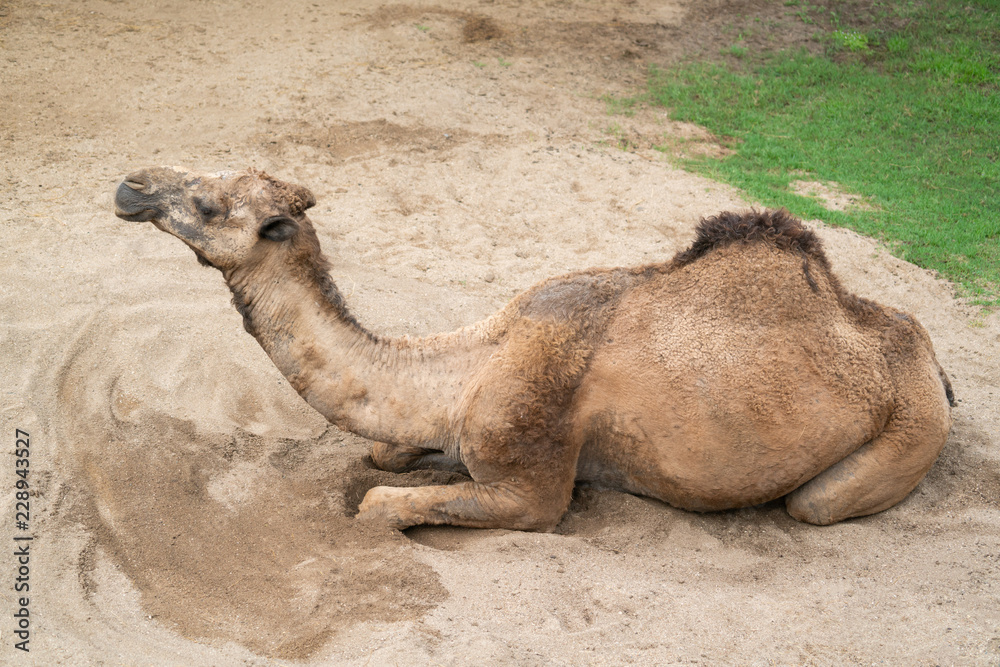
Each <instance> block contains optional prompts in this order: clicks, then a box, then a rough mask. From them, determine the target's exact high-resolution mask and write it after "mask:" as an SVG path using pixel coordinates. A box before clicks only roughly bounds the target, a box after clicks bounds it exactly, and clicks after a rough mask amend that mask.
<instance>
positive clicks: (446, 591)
mask: <svg viewBox="0 0 1000 667" xmlns="http://www.w3.org/2000/svg"><path fill="white" fill-rule="evenodd" d="M260 4H263V3H250V2H240V1H236V0H227V1H224V2H217V3H202V2H194V1H192V0H173V1H169V2H128V3H125V2H121V0H79V1H77V2H56V3H43V2H31V1H28V0H25V1H19V0H13V1H6V2H4V1H0V152H2V154H3V160H2V162H0V170H2V171H0V188H2V190H0V192H2V197H0V229H2V233H3V244H2V249H0V256H2V260H0V272H2V280H0V285H2V287H0V312H2V313H3V319H2V327H0V341H2V348H0V368H2V371H3V375H2V377H3V387H2V391H3V401H2V413H0V414H2V418H0V422H2V424H0V426H2V430H0V438H2V439H3V451H4V452H6V453H7V456H5V457H3V461H4V463H3V467H2V472H0V480H3V481H2V485H3V488H4V489H6V490H5V491H4V493H3V503H2V507H0V511H2V514H0V517H2V521H0V525H2V530H0V540H2V544H4V545H7V546H4V547H3V548H2V549H0V590H2V591H3V593H2V600H0V662H2V663H3V664H26V665H27V664H35V665H100V664H106V665H118V664H128V665H145V664H151V665H178V664H183V665H271V664H277V665H285V664H355V663H356V664H370V665H381V664H473V663H474V664H485V663H490V664H509V663H517V664H527V665H532V664H609V663H639V664H673V663H676V664H687V663H692V664H693V663H700V664H745V665H756V664H869V663H878V664H907V665H911V664H912V665H916V664H927V665H933V664H942V665H945V664H958V665H966V664H980V665H987V664H993V665H995V664H997V662H998V661H1000V576H998V575H1000V451H998V444H1000V435H998V434H1000V415H998V410H997V407H996V403H997V399H998V394H1000V390H998V389H997V387H998V385H1000V320H998V317H997V316H996V315H993V316H988V317H987V316H983V315H982V314H981V313H979V312H977V311H976V310H975V309H973V308H970V307H967V306H964V305H963V304H962V303H960V302H959V301H957V300H956V299H955V298H954V297H953V290H952V289H951V288H950V287H949V285H947V284H945V283H944V282H942V281H940V280H938V279H936V278H935V277H934V276H933V275H931V274H929V273H927V272H925V271H923V270H921V269H919V268H916V267H914V266H912V265H910V264H907V263H905V262H902V261H899V260H897V259H895V258H893V257H892V256H891V255H890V254H888V253H887V252H886V251H885V250H884V249H883V248H881V247H880V246H879V245H877V244H876V243H874V242H872V241H870V240H867V239H864V238H861V237H858V236H857V235H855V234H853V233H850V232H847V231H844V230H840V229H834V228H828V227H825V226H823V225H822V224H821V223H819V222H814V223H812V224H814V225H816V226H817V227H818V228H819V231H820V235H821V236H822V238H823V240H824V242H825V243H826V247H827V249H828V253H829V255H830V257H831V259H832V261H833V264H834V267H835V269H836V270H837V271H838V272H839V274H840V276H841V277H842V279H843V281H844V282H845V283H846V284H847V285H848V286H849V287H850V288H851V289H853V290H855V291H856V292H858V293H860V294H861V295H863V296H866V297H870V298H874V299H877V300H879V301H882V302H884V303H887V304H891V305H893V306H896V307H900V308H903V309H906V310H908V311H910V312H912V313H914V314H915V315H916V316H917V317H918V318H919V319H920V320H921V321H922V322H923V323H924V325H925V326H926V327H927V328H928V329H929V331H930V333H931V336H932V338H933V340H934V343H935V345H936V349H937V352H938V357H939V359H940V360H941V362H942V364H943V365H944V366H945V368H946V369H947V370H948V371H949V373H950V374H951V378H952V381H953V383H954V386H955V391H956V394H957V396H958V397H959V399H960V400H961V403H960V404H959V407H958V408H957V409H956V410H955V411H954V416H955V425H954V429H953V432H952V436H951V438H950V439H949V441H948V444H947V446H946V448H945V450H944V452H943V454H942V457H941V459H940V461H939V462H938V463H937V464H936V465H935V466H934V468H933V469H932V470H931V472H930V474H929V475H928V476H927V478H926V479H925V481H924V482H922V483H921V484H920V486H919V487H918V488H917V490H916V491H915V492H914V493H912V494H911V495H910V497H909V498H907V499H906V500H905V501H904V502H903V503H901V504H900V505H899V506H897V507H895V508H892V509H890V510H888V511H886V512H883V513H881V514H878V515H876V516H872V517H868V518H863V519H858V520H852V521H848V522H845V523H842V524H839V525H835V526H832V527H828V528H817V527H813V526H808V525H803V524H799V523H796V522H795V521H793V520H792V519H790V518H789V517H788V516H787V515H786V514H785V512H784V509H783V507H782V505H781V503H780V502H776V503H770V504H767V505H764V506H762V507H755V508H749V509H744V510H740V511H732V512H723V513H717V514H704V515H700V514H693V513H688V512H683V511H679V510H675V509H673V508H671V507H668V506H666V505H664V504H662V503H659V502H655V501H651V500H648V499H643V498H637V497H633V496H629V495H626V494H622V493H615V492H609V491H596V490H580V491H579V492H578V494H577V496H576V499H575V500H574V503H573V506H572V507H571V509H570V512H569V513H568V514H567V516H566V518H565V520H564V521H563V522H562V523H561V524H560V526H559V528H558V530H557V531H556V532H555V533H553V534H530V533H519V532H509V531H503V530H467V529H457V528H415V529H411V530H409V531H406V533H405V534H403V533H399V532H396V531H390V530H374V529H367V530H366V529H362V528H361V527H359V526H357V525H355V523H354V522H353V520H352V519H351V518H350V516H351V513H352V511H353V510H354V508H355V507H356V504H357V502H358V500H359V498H360V497H361V495H362V494H363V493H364V491H365V490H366V489H367V488H369V487H370V486H372V485H373V484H376V483H394V484H421V483H428V482H431V481H435V482H440V481H446V480H447V475H442V474H437V475H431V474H421V475H416V474H415V475H409V476H395V475H389V474H387V473H381V472H379V471H374V470H371V469H370V468H368V467H366V465H365V464H364V462H363V458H364V456H365V454H366V452H367V446H368V444H367V443H366V442H365V441H363V440H362V439H360V438H358V437H355V436H353V435H350V434H346V433H342V432H340V431H338V430H337V429H335V428H328V426H327V424H326V423H325V422H324V421H323V420H322V419H321V418H320V417H319V416H318V415H317V414H316V413H314V412H313V411H312V410H311V409H310V408H308V407H307V406H306V405H305V404H304V402H303V401H302V400H301V399H299V397H298V396H297V395H296V394H295V393H294V392H293V391H292V389H291V388H290V387H289V386H288V385H287V383H286V382H285V381H284V379H283V378H282V377H281V376H280V375H279V373H278V372H277V370H275V368H274V367H273V366H272V365H271V363H270V361H269V360H268V359H267V358H266V356H265V355H264V353H263V352H262V351H261V350H260V349H259V348H258V346H257V344H256V343H255V342H254V341H253V339H251V338H250V337H249V336H247V335H246V334H245V333H244V332H243V329H242V326H241V322H240V319H239V316H238V315H237V313H236V312H235V310H234V309H233V308H232V307H231V305H230V303H229V294H228V291H227V290H226V288H225V286H224V285H223V283H222V280H221V278H220V276H219V275H218V273H217V272H215V271H212V270H209V269H204V268H202V267H200V266H199V265H198V264H197V262H196V261H195V258H194V256H193V255H192V254H191V253H190V251H188V250H187V249H186V248H184V247H183V246H182V244H181V243H180V242H178V241H176V240H175V239H171V238H170V237H168V236H167V235H165V234H162V233H159V232H157V231H155V230H154V229H153V227H152V226H151V225H145V224H127V223H123V222H122V221H120V220H118V219H117V218H115V217H114V216H113V215H112V192H113V189H114V187H115V185H116V184H117V182H118V181H119V180H120V179H121V177H122V176H123V175H124V174H126V173H127V172H129V171H130V170H132V169H135V168H138V167H142V166H149V165H154V164H179V165H184V166H188V167H192V168H198V169H222V168H243V167H246V166H256V167H260V168H264V169H266V170H268V171H269V172H271V173H273V174H275V175H276V176H279V177H280V178H283V179H286V180H291V181H295V182H299V183H302V184H304V185H307V186H308V187H310V188H311V189H312V190H313V191H314V192H315V193H316V194H317V196H318V198H319V201H320V203H319V205H318V206H317V207H316V208H315V209H314V210H313V211H312V216H311V217H312V219H313V220H314V222H315V224H316V226H317V228H318V230H319V234H320V238H321V241H322V243H323V245H324V248H325V250H326V252H327V254H328V255H329V257H330V258H331V260H332V261H333V264H334V266H335V269H334V274H335V275H334V277H335V279H336V280H337V282H338V284H339V285H340V286H341V289H342V291H343V292H344V294H345V295H346V296H347V297H348V300H349V303H350V304H351V307H352V309H353V311H354V313H355V314H356V315H357V316H358V318H359V319H360V320H361V321H362V322H363V323H364V324H366V325H367V326H369V327H370V328H372V329H374V330H376V331H378V332H380V333H382V334H403V333H409V334H425V333H431V332H436V331H443V330H448V329H452V328H455V327H457V326H460V325H463V324H468V323H471V322H473V321H475V320H477V319H480V318H482V317H484V316H485V315H487V314H488V313H490V312H492V311H493V310H495V309H496V308H498V307H500V306H501V305H502V304H503V303H505V302H506V300H507V299H509V298H510V297H511V296H512V295H513V294H515V293H517V292H518V291H520V290H522V289H524V288H526V287H528V286H529V285H531V284H532V283H534V282H536V281H538V280H540V279H542V278H544V277H547V276H551V275H554V274H558V273H562V272H566V271H570V270H574V269H580V268H585V267H588V266H593V265H617V264H636V263H641V262H646V261H651V260H655V259H663V258H668V257H670V256H671V255H672V254H673V253H674V252H676V251H677V250H679V249H681V248H683V247H684V246H685V244H686V243H688V242H689V240H690V239H691V236H692V229H693V225H694V224H695V223H696V221H697V220H698V218H699V217H700V216H702V215H708V214H713V213H716V212H718V211H720V210H722V209H731V208H739V207H744V206H746V205H748V204H751V203H752V202H746V201H743V200H741V199H740V197H739V195H738V193H736V192H734V191H733V190H731V189H729V188H727V187H724V186H721V185H719V184H716V183H713V182H710V181H706V180H704V179H701V178H698V177H695V176H692V175H690V174H687V173H684V172H681V171H678V170H676V169H674V168H672V167H671V166H670V165H669V163H668V162H667V161H666V160H665V159H664V157H663V155H662V154H660V153H657V152H654V151H651V150H649V146H650V145H651V144H652V143H655V142H661V141H662V142H663V143H670V142H674V144H675V145H683V147H684V149H685V150H703V151H713V150H721V148H720V147H718V146H715V145H714V144H713V143H712V141H711V137H710V136H709V135H707V133H704V132H701V131H699V130H698V129H697V128H692V127H690V126H685V125H682V124H679V123H674V122H672V121H670V120H669V119H668V118H667V116H666V114H665V113H664V112H662V111H643V112H640V113H639V114H637V115H636V116H635V117H631V118H627V117H614V118H611V117H609V116H607V114H606V110H605V104H604V102H603V101H602V100H601V99H600V96H601V95H603V94H605V93H614V92H627V91H631V90H634V89H635V87H638V86H641V84H642V81H643V78H644V72H645V68H646V66H647V64H648V63H651V62H669V61H671V60H675V59H677V58H678V57H681V56H683V55H685V54H691V53H697V52H700V51H705V52H707V53H715V52H717V50H718V48H719V45H720V44H723V45H725V44H728V43H729V41H732V40H733V39H735V34H736V31H741V30H742V28H741V26H749V27H748V28H747V33H746V34H748V35H749V37H748V39H757V40H764V41H766V40H768V39H770V40H772V41H774V40H778V41H780V42H781V43H787V44H806V45H808V37H809V34H810V33H811V30H812V29H811V28H810V27H808V26H804V24H801V22H796V21H795V20H789V19H788V17H785V16H784V15H785V13H786V12H787V11H788V8H786V7H784V5H783V3H781V2H763V1H756V2H754V1H747V2H738V1H737V2H728V3H726V2H718V1H714V2H704V3H697V4H693V5H692V4H689V3H685V2H683V1H677V0H667V1H666V2H653V1H652V0H632V1H631V2H628V1H626V2H612V1H611V0H589V1H587V0H566V1H552V2H526V1H525V2H516V1H515V2H508V3H503V4H502V5H501V4H500V3H494V2H492V1H491V0H483V1H481V2H475V1H469V0H461V1H459V2H455V3H452V4H450V5H449V6H448V8H443V7H442V6H437V5H421V4H413V3H406V4H397V5H386V6H381V5H376V4H374V3H365V2H358V1H355V2H336V3H331V2H319V1H318V0H317V1H316V2H309V1H305V2H301V1H299V0H286V1H284V2H273V3H266V4H267V5H268V6H267V7H261V6H260ZM755 17H756V18H760V19H761V21H760V22H756V23H755V22H754V18H755ZM783 17H784V18H783ZM782 21H784V23H782ZM754 26H757V28H756V32H752V31H751V30H750V28H753V27H754ZM761 26H764V27H761ZM767 26H770V28H768V27H767ZM775 26H777V27H775ZM727 40H729V41H727ZM613 124H615V127H611V126H612V125H613ZM609 128H610V130H611V131H609ZM623 138H624V139H625V140H623ZM620 146H625V147H626V148H627V149H628V150H622V148H620ZM16 428H20V429H25V430H27V431H28V432H30V435H31V449H32V455H31V459H30V461H31V473H30V477H29V479H30V482H31V485H32V488H33V489H34V495H33V496H32V497H31V498H30V506H31V521H30V530H29V531H17V530H16V529H15V528H14V522H13V519H14V511H15V508H14V498H13V494H12V492H11V491H12V489H13V486H14V482H15V480H16V477H15V473H14V470H15V467H14V466H15V463H14V459H15V457H14V456H13V455H12V453H13V447H14V434H15V429H16ZM28 533H30V534H32V535H34V536H35V540H34V542H32V543H31V563H30V585H31V591H30V613H31V616H30V618H31V633H32V634H31V640H30V642H31V643H30V649H31V651H30V653H27V654H25V653H23V652H21V651H17V650H15V649H14V647H13V644H14V639H13V637H12V634H11V631H12V630H13V629H14V619H13V617H12V614H13V613H14V611H15V609H16V605H15V602H16V598H17V597H18V595H15V594H14V592H13V591H12V586H13V584H14V577H15V562H14V556H13V548H14V547H13V546H12V545H14V542H13V541H12V537H13V535H15V534H16V535H21V536H23V535H25V534H28Z"/></svg>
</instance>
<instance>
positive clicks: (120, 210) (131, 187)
mask: <svg viewBox="0 0 1000 667" xmlns="http://www.w3.org/2000/svg"><path fill="white" fill-rule="evenodd" d="M148 187H149V185H148V184H147V183H146V181H145V180H144V179H142V178H138V177H135V176H129V177H128V178H126V179H125V180H124V181H123V182H122V183H121V185H119V186H118V190H117V191H116V192H115V215H117V216H118V217H119V218H121V219H122V220H129V221H133V222H148V221H149V220H152V219H153V218H154V217H156V215H157V214H158V213H160V209H158V208H157V207H156V206H154V205H153V202H152V200H153V197H151V196H150V195H148V194H146V193H145V190H146V189H148Z"/></svg>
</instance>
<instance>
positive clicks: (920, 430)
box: [785, 362, 951, 526]
mask: <svg viewBox="0 0 1000 667" xmlns="http://www.w3.org/2000/svg"><path fill="white" fill-rule="evenodd" d="M922 370H923V372H920V373H911V374H908V377H906V378H905V380H907V382H906V385H907V386H906V391H907V395H906V396H904V397H903V398H902V399H901V400H899V401H897V406H896V408H895V410H894V411H893V414H892V415H891V416H890V418H889V422H888V423H887V424H886V427H885V429H884V430H883V431H882V432H881V433H880V434H879V435H877V436H876V437H875V438H873V439H872V440H871V441H870V442H868V443H866V444H865V445H863V446H862V447H861V448H859V449H858V450H857V451H855V452H854V453H853V454H851V455H850V456H847V457H846V458H844V459H843V460H842V461H840V462H839V463H837V464H835V465H833V466H831V467H829V468H827V469H826V470H824V471H823V472H822V473H820V474H819V475H817V476H816V477H814V478H813V479H811V480H809V481H808V482H806V483H805V484H803V485H802V486H800V487H799V488H798V489H796V490H795V491H792V492H791V493H789V494H788V495H787V496H786V497H785V507H786V508H787V509H788V513H789V514H791V515H792V516H793V517H794V518H796V519H798V520H799V521H804V522H806V523H812V524H817V525H821V526H825V525H829V524H832V523H836V522H838V521H842V520H844V519H849V518H851V517H856V516H865V515H867V514H874V513H875V512H881V511H882V510H884V509H888V508H889V507H892V506H893V505H895V504H896V503H898V502H899V501H901V500H902V499H903V498H905V497H906V496H907V495H908V494H909V493H910V491H912V490H913V489H914V487H916V486H917V484H918V483H920V480H922V479H923V478H924V475H926V474H927V471H928V470H930V467H931V465H932V464H933V463H934V461H935V460H936V459H937V457H938V454H940V453H941V448H942V447H944V443H945V441H946V440H947V439H948V431H949V430H950V429H951V410H950V406H949V403H950V398H951V397H950V395H948V394H950V390H951V387H950V386H948V385H947V380H946V379H945V378H944V376H943V373H941V372H940V368H939V367H938V366H937V363H936V362H933V363H931V364H928V365H927V367H926V368H925V369H922ZM915 376H916V377H915ZM911 381H913V382H912V383H911ZM946 387H947V389H946ZM946 392H947V393H946Z"/></svg>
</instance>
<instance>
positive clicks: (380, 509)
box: [354, 486, 414, 530]
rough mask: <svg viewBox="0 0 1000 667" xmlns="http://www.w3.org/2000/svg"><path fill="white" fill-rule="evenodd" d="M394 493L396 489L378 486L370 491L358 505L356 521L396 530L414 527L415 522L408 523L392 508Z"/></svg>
mask: <svg viewBox="0 0 1000 667" xmlns="http://www.w3.org/2000/svg"><path fill="white" fill-rule="evenodd" d="M393 491H396V489H393V488H392V487H388V486H376V487H373V488H371V489H368V493H366V494H365V497H364V500H362V501H361V504H360V505H358V514H357V516H355V517H354V518H355V520H357V521H361V522H364V523H370V524H378V525H382V526H387V527H389V528H395V529H396V530H403V529H404V528H409V527H410V526H412V525H413V524H414V522H412V521H406V520H405V519H403V517H401V516H399V514H397V513H396V512H394V511H393V510H392V508H391V507H390V504H389V499H390V498H391V497H392V496H391V494H392V492H393Z"/></svg>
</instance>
